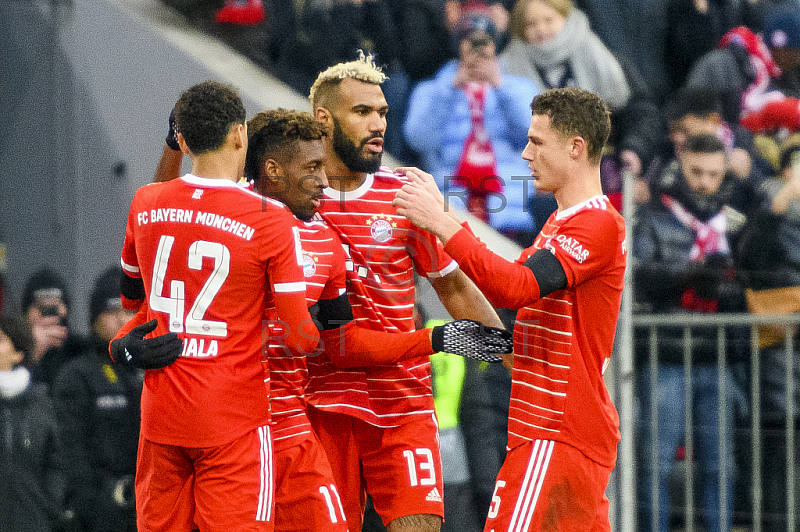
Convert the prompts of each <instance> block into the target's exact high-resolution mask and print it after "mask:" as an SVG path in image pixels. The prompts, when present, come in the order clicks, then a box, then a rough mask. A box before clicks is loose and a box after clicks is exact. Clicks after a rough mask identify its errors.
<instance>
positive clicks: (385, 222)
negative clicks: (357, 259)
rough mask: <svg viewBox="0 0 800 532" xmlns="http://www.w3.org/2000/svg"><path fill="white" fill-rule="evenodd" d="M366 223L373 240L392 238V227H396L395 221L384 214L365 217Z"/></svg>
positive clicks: (379, 240) (382, 240)
mask: <svg viewBox="0 0 800 532" xmlns="http://www.w3.org/2000/svg"><path fill="white" fill-rule="evenodd" d="M367 225H369V232H370V234H371V235H372V238H373V240H375V241H376V242H380V243H384V242H386V241H388V240H389V239H390V238H392V233H393V232H394V228H395V227H397V224H396V223H395V222H392V221H391V218H389V217H388V216H386V215H385V214H378V215H375V216H370V217H369V218H367Z"/></svg>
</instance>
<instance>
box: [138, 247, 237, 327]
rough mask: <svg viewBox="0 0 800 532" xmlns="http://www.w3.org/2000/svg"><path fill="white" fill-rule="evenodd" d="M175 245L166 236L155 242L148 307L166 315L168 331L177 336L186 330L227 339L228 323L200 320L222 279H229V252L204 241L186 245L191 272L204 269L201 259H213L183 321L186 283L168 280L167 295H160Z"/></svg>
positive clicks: (223, 280) (221, 283)
mask: <svg viewBox="0 0 800 532" xmlns="http://www.w3.org/2000/svg"><path fill="white" fill-rule="evenodd" d="M174 243H175V237H174V236H168V235H162V237H161V239H160V240H159V241H158V250H157V251H156V260H155V264H154V265H153V284H152V289H151V291H150V308H152V309H153V310H155V311H158V312H164V313H166V314H168V315H169V330H170V332H175V333H180V332H184V331H186V333H187V334H197V335H203V336H226V335H227V334H228V324H227V323H225V322H224V321H212V320H205V319H203V317H204V316H205V313H206V310H208V307H209V305H211V301H213V299H214V296H216V295H217V292H219V289H220V288H221V287H222V285H223V283H224V282H225V279H227V278H228V273H229V272H230V266H231V254H230V251H228V248H227V247H225V246H224V245H222V244H220V243H219V242H208V241H206V240H197V241H196V242H193V243H192V245H191V246H189V253H188V257H187V262H188V266H189V268H190V269H192V270H197V271H200V270H201V269H202V268H203V259H204V258H206V257H207V258H210V259H213V260H214V268H213V270H212V271H211V274H210V275H209V276H208V279H206V282H205V284H204V285H203V288H202V289H201V290H200V293H199V294H198V295H197V297H196V298H195V300H194V304H193V305H192V308H191V309H189V313H188V314H187V315H186V319H185V320H184V317H183V312H184V305H185V300H186V294H185V288H184V287H185V283H184V282H183V281H178V280H173V281H170V285H169V295H168V296H166V295H162V292H163V291H164V279H165V278H166V276H167V266H168V264H169V258H170V254H171V253H172V245H173V244H174Z"/></svg>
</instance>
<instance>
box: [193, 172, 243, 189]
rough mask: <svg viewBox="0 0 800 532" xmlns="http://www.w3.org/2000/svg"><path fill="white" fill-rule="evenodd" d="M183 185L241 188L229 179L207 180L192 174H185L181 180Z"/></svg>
mask: <svg viewBox="0 0 800 532" xmlns="http://www.w3.org/2000/svg"><path fill="white" fill-rule="evenodd" d="M181 179H182V180H183V181H184V182H185V183H187V184H189V185H194V186H197V187H234V188H241V187H240V186H239V185H238V184H236V183H235V182H233V181H231V180H230V179H209V178H207V177H197V176H196V175H193V174H186V175H185V176H183V177H182V178H181Z"/></svg>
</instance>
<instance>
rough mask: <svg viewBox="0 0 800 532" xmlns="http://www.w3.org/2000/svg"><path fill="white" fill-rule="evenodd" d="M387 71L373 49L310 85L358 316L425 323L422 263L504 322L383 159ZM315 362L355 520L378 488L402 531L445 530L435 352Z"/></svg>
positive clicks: (322, 419) (374, 325)
mask: <svg viewBox="0 0 800 532" xmlns="http://www.w3.org/2000/svg"><path fill="white" fill-rule="evenodd" d="M384 79H385V76H384V74H383V73H382V72H381V71H380V69H379V68H377V67H376V66H375V64H374V62H373V60H372V58H371V57H363V56H362V57H361V58H360V59H358V60H355V61H351V62H347V63H340V64H337V65H334V66H332V67H330V68H328V69H327V70H325V71H324V72H322V73H321V74H320V75H319V76H318V78H317V80H316V82H315V83H314V85H313V87H312V88H311V94H310V98H311V103H312V107H313V114H314V117H315V119H316V120H317V121H319V122H320V123H321V124H323V125H324V126H325V128H326V130H327V132H328V135H327V137H326V138H325V150H326V158H325V164H326V170H327V177H328V182H329V185H330V186H329V187H328V188H327V189H325V198H324V203H323V204H322V206H321V207H320V210H319V212H320V213H321V214H322V218H323V219H324V220H325V221H326V222H327V223H328V225H329V226H330V227H331V228H332V229H333V230H334V231H335V232H336V233H337V235H338V236H339V238H340V240H341V241H342V243H343V245H344V247H345V252H346V261H347V262H346V265H347V293H348V297H349V301H350V303H351V305H352V309H353V315H354V319H355V321H356V323H358V324H359V325H360V326H362V327H366V328H370V329H374V330H380V331H387V332H392V333H400V332H406V331H411V330H414V319H413V315H412V310H413V306H414V274H415V272H416V273H418V274H420V275H421V276H422V277H426V278H427V279H428V280H429V281H430V283H431V285H432V286H433V287H434V289H435V291H436V292H437V294H438V296H439V298H440V300H441V301H442V303H443V304H444V306H445V308H446V309H447V310H448V312H449V313H450V314H451V316H453V317H454V318H456V319H461V318H470V319H474V320H478V321H481V322H483V323H487V324H491V325H497V326H500V320H499V319H498V318H497V314H496V313H495V312H494V309H493V308H492V306H491V305H490V304H489V303H488V301H487V300H486V298H485V297H484V296H483V295H482V294H481V293H480V292H479V291H478V290H477V288H476V287H475V286H474V284H473V283H472V282H471V281H470V280H469V279H468V278H467V277H466V276H465V275H464V273H463V272H462V271H461V270H460V269H459V268H458V265H457V264H456V263H455V262H454V261H453V260H452V259H451V258H450V257H449V256H447V255H446V254H445V253H444V252H443V251H442V247H441V244H440V243H439V242H438V241H437V239H436V237H435V236H434V235H432V234H431V233H429V232H427V231H424V230H421V229H419V228H418V227H416V226H415V225H414V224H412V223H410V222H408V221H407V220H406V219H405V218H403V217H402V216H399V215H398V214H397V212H396V209H395V208H394V207H393V206H392V204H391V202H392V200H393V199H394V196H395V194H396V192H397V191H398V190H399V189H400V187H402V186H403V185H404V184H406V183H407V180H406V178H405V177H404V176H403V175H399V174H396V173H394V172H392V171H391V170H389V169H388V168H385V167H382V166H381V157H382V154H383V135H384V133H385V131H386V113H387V112H388V105H387V103H386V99H385V98H384V96H383V91H382V90H381V87H380V84H381V83H382V82H383V81H384ZM378 348H379V346H376V347H375V349H376V350H377V349H378ZM308 369H309V374H310V378H309V384H308V386H307V393H308V396H309V403H310V404H311V406H310V407H309V410H308V416H309V419H310V420H311V423H312V425H313V427H314V429H315V432H316V433H317V435H318V437H319V438H320V440H321V441H322V444H323V446H324V447H325V450H326V452H327V454H328V457H329V460H330V463H331V466H332V467H333V474H334V478H335V480H336V485H337V487H338V488H339V490H340V495H341V496H342V504H343V507H344V511H345V515H346V516H347V520H348V524H349V526H350V530H360V529H361V524H362V519H363V511H364V502H365V497H366V493H367V492H368V493H369V494H370V495H371V496H372V499H373V503H374V506H375V508H376V510H377V512H378V513H379V514H380V516H381V518H382V519H383V521H384V523H385V524H386V525H387V527H388V529H389V531H390V532H399V531H414V532H428V531H438V530H439V529H440V527H441V522H442V515H443V504H442V489H443V488H442V471H441V458H440V451H439V440H438V427H437V424H436V418H435V415H434V406H433V395H432V393H431V380H430V379H431V373H430V362H429V360H428V359H427V357H416V358H412V359H407V360H402V361H399V362H398V363H394V364H385V365H381V366H373V367H364V368H350V369H341V368H337V367H336V365H335V364H334V363H333V361H331V360H330V358H329V357H327V356H319V357H314V358H313V359H309V360H308Z"/></svg>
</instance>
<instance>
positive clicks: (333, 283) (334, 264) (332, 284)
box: [320, 230, 347, 299]
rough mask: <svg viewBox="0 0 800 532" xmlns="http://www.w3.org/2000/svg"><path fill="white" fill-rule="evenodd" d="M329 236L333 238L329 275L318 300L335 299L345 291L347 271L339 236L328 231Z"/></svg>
mask: <svg viewBox="0 0 800 532" xmlns="http://www.w3.org/2000/svg"><path fill="white" fill-rule="evenodd" d="M330 234H331V236H332V238H333V242H332V244H331V248H332V249H331V251H332V255H331V275H330V277H329V278H328V282H327V283H325V287H324V288H323V289H322V294H320V299H335V298H337V297H339V296H340V295H342V294H344V293H345V292H346V291H347V270H346V266H345V261H346V260H347V256H346V255H345V253H344V248H343V247H342V241H341V240H339V236H338V235H337V234H336V233H335V232H334V231H333V230H330Z"/></svg>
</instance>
